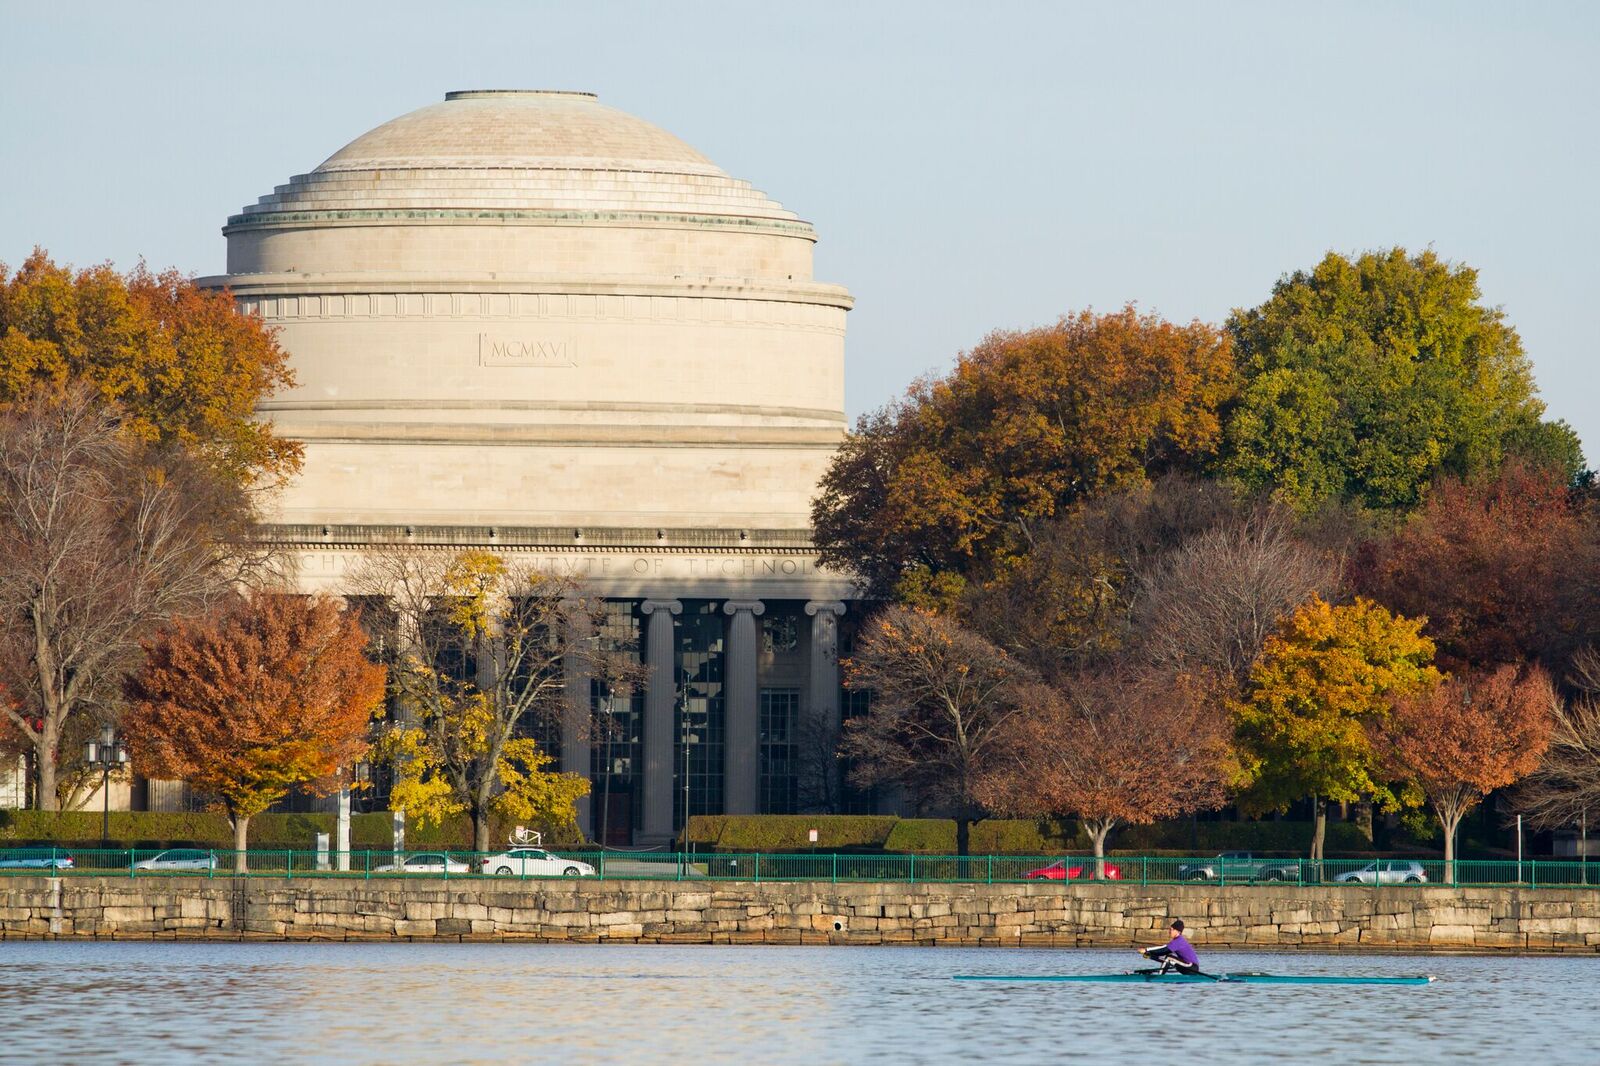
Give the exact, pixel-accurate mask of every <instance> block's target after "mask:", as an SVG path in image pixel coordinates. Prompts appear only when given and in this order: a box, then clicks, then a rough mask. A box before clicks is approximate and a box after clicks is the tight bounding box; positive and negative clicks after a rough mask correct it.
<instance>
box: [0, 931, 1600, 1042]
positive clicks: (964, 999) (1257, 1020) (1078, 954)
mask: <svg viewBox="0 0 1600 1066" xmlns="http://www.w3.org/2000/svg"><path fill="white" fill-rule="evenodd" d="M1138 961H1139V960H1138V959H1137V958H1136V957H1135V956H1133V955H1131V953H1128V952H1114V951H1089V950H1026V949H1009V948H1008V949H996V948H989V949H984V948H974V949H962V948H915V947H896V948H871V947H848V948H846V947H838V948H826V947H804V948H800V947H795V948H790V947H666V946H650V945H611V946H608V945H535V944H206V943H193V944H182V943H179V944H175V943H129V942H121V943H73V942H54V943H45V942H26V941H9V942H5V943H0V1019H3V1026H4V1028H3V1041H4V1044H3V1048H0V1056H3V1058H4V1061H6V1062H16V1063H30V1062H37V1063H57V1062H66V1063H123V1062H126V1063H166V1062H184V1063H188V1062H217V1063H222V1062H227V1063H232V1064H238V1063H240V1062H306V1063H330V1064H332V1063H339V1064H341V1066H342V1064H353V1063H380V1062H383V1063H391V1062H427V1063H432V1062H440V1063H480V1062H482V1063H488V1062H497V1063H503V1062H540V1061H547V1060H549V1059H550V1058H552V1057H555V1058H558V1059H560V1060H564V1061H567V1062H572V1063H693V1062H697V1061H719V1062H736V1063H741V1064H768V1063H807V1064H819V1063H867V1062H871V1063H874V1064H885V1063H946V1062H950V1063H954V1062H963V1063H970V1062H974V1061H988V1060H997V1061H1010V1062H1016V1063H1037V1062H1044V1061H1047V1060H1053V1059H1058V1058H1061V1057H1062V1056H1064V1055H1065V1056H1074V1057H1078V1056H1081V1057H1082V1058H1083V1060H1084V1061H1088V1062H1113V1061H1128V1060H1133V1059H1139V1060H1145V1061H1153V1062H1199V1063H1210V1062H1216V1063H1272V1064H1273V1066H1281V1064H1283V1063H1285V1062H1308V1061H1311V1062H1339V1063H1385V1064H1403V1066H1410V1064H1418V1063H1434V1062H1486V1063H1495V1064H1498V1066H1507V1064H1510V1066H1518V1064H1529V1063H1540V1064H1544V1063H1586V1064H1593V1063H1597V1062H1600V1039H1597V1036H1596V1033H1595V1024H1594V1019H1595V1014H1594V1008H1595V1006H1596V1005H1597V1003H1600V987H1597V984H1600V959H1597V958H1593V957H1588V958H1582V957H1569V958H1505V957H1493V958H1481V957H1441V956H1433V957H1428V956H1394V955H1312V954H1298V953H1295V954H1272V955H1262V954H1248V953H1244V952H1229V953H1226V954H1223V953H1218V952H1212V953H1210V954H1208V955H1207V957H1206V959H1205V962H1206V965H1207V967H1208V968H1209V969H1212V970H1230V969H1236V970H1250V969H1258V970H1267V971H1270V972H1274V973H1329V974H1414V973H1432V974H1436V975H1438V977H1439V980H1438V981H1436V982H1435V983H1434V984H1432V985H1429V986H1427V987H1416V988H1412V987H1382V986H1368V987H1361V986H1331V987H1329V986H1323V987H1317V986H1294V987H1281V986H1280V987H1265V986H1251V985H1232V986H1229V985H1194V984H1183V985H1173V986H1162V987H1150V986H1144V985H1116V984H1105V985H1094V984H1084V985H1073V984H1068V985H1062V984H1054V985H1052V984H1033V985H1030V984H985V983H967V982H957V981H952V980H950V976H951V975H952V974H956V973H1006V974H1047V973H1106V972H1120V971H1122V970H1126V969H1129V968H1130V967H1131V966H1133V965H1136V964H1137V963H1138Z"/></svg>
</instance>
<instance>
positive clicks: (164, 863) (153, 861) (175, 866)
mask: <svg viewBox="0 0 1600 1066" xmlns="http://www.w3.org/2000/svg"><path fill="white" fill-rule="evenodd" d="M133 868H134V869H135V870H215V869H216V868H217V853H216V852H214V851H206V850H205V849H204V848H169V849H167V850H166V851H163V852H159V853H157V854H155V855H152V856H151V857H150V858H148V859H140V860H139V861H138V862H136V863H134V864H133Z"/></svg>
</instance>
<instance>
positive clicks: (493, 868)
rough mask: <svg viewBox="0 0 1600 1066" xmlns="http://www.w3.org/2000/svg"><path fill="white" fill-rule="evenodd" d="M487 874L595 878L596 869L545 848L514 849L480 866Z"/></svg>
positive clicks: (492, 856) (493, 856) (487, 860)
mask: <svg viewBox="0 0 1600 1066" xmlns="http://www.w3.org/2000/svg"><path fill="white" fill-rule="evenodd" d="M479 868H480V869H481V870H482V871H483V872H484V873H486V874H497V875H499V876H501V877H511V876H514V875H518V874H520V875H522V876H524V877H593V876H594V875H595V872H594V867H593V866H590V865H589V864H588V863H586V862H579V861H578V860H577V859H563V858H562V857H561V856H560V855H552V854H550V852H548V851H546V850H544V849H543V848H512V849H511V850H510V851H506V852H502V853H500V854H499V855H491V856H489V857H488V858H487V859H484V860H483V862H482V863H481V864H480V865H479Z"/></svg>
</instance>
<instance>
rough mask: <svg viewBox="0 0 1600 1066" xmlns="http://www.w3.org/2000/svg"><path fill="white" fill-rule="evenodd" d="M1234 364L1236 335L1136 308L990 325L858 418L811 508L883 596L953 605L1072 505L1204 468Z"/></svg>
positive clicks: (824, 547) (834, 552)
mask: <svg viewBox="0 0 1600 1066" xmlns="http://www.w3.org/2000/svg"><path fill="white" fill-rule="evenodd" d="M1232 373H1233V357H1232V353H1231V350H1230V347H1229V340H1228V337H1227V336H1226V335H1225V334H1223V333H1222V332H1220V331H1219V330H1217V329H1215V328H1214V327H1212V326H1208V325H1205V324H1203V323H1200V322H1191V323H1189V324H1187V325H1177V324H1174V323H1170V322H1166V321H1163V320H1162V319H1160V318H1158V317H1156V316H1155V315H1150V314H1139V313H1138V312H1137V311H1136V310H1135V309H1134V308H1133V307H1132V306H1129V307H1125V308H1123V309H1122V310H1120V311H1116V312H1112V313H1110V314H1104V315H1096V314H1093V313H1091V312H1089V311H1083V312H1080V313H1078V314H1076V315H1071V316H1067V317H1063V318H1062V319H1061V320H1060V321H1059V322H1057V323H1056V324H1055V325H1053V326H1045V327H1042V328H1039V329H1032V330H1026V331H1018V332H997V333H993V334H991V335H990V336H988V337H987V338H985V339H984V340H983V342H982V343H980V344H979V345H978V346H977V347H976V348H974V349H973V350H972V351H970V352H966V353H964V354H963V355H962V356H961V357H960V359H959V360H958V361H957V363H956V367H955V369H954V370H953V371H952V372H951V373H950V374H949V375H948V376H946V377H942V378H932V379H927V380H924V381H921V382H919V383H917V384H916V385H914V386H912V388H911V390H910V392H909V393H908V395H907V396H906V398H905V399H904V400H903V401H901V402H899V403H897V404H894V405H892V406H890V407H889V408H886V409H885V410H883V411H880V412H877V413H875V414H872V415H869V416H867V417H865V418H863V419H862V420H861V421H860V422H859V423H857V426H856V430H855V432H854V433H853V434H852V435H851V436H850V437H849V438H847V439H846V441H845V442H844V444H843V445H842V446H841V447H840V449H839V452H838V453H837V455H836V456H835V458H834V460H833V462H832V463H831V464H830V466H829V468H828V470H827V472H826V473H825V474H824V476H823V478H822V481H821V484H820V491H819V494H818V496H817V499H816V502H815V503H814V504H813V507H812V520H813V525H814V527H815V530H816V540H817V544H818V547H819V548H820V552H821V556H822V558H823V560H824V561H825V562H827V563H829V564H830V565H837V566H839V567H841V568H843V569H846V570H849V571H851V572H854V573H855V574H857V575H858V576H860V577H861V578H862V579H863V580H864V581H865V582H866V583H867V584H868V585H869V586H870V587H871V589H872V591H873V592H874V593H876V594H878V595H883V596H890V595H896V596H898V597H899V598H901V599H902V600H906V601H908V602H919V601H920V602H924V603H928V602H932V601H936V600H944V601H946V602H948V600H949V599H950V597H951V596H953V595H954V594H955V592H957V591H959V585H960V582H961V579H962V577H963V576H964V575H965V574H966V573H967V571H968V569H969V568H970V567H971V566H972V565H973V564H974V563H982V562H985V561H992V560H995V559H1005V558H1009V557H1011V556H1013V555H1015V554H1017V553H1019V552H1021V551H1024V550H1026V549H1027V547H1028V546H1029V544H1030V543H1031V542H1032V539H1033V536H1034V534H1035V531H1036V529H1037V526H1038V524H1039V522H1041V521H1042V520H1044V519H1047V518H1049V517H1051V516H1052V515H1055V514H1057V513H1059V512H1061V511H1062V510H1064V509H1065V508H1067V507H1069V506H1071V505H1072V504H1073V503H1075V502H1076V501H1078V500H1080V499H1083V498H1085V497H1087V496H1092V495H1094V494H1096V493H1099V492H1103V491H1105V490H1108V489H1114V488H1118V487H1121V486H1125V485H1130V484H1141V483H1143V482H1144V481H1145V479H1146V478H1148V477H1150V476H1152V475H1155V474H1159V473H1163V472H1166V471H1169V470H1180V469H1195V468H1199V467H1202V466H1203V465H1204V463H1205V461H1206V460H1207V459H1208V458H1209V456H1210V455H1211V453H1212V451H1213V450H1214V448H1215V446H1216V444H1217V442H1218V439H1219V434H1220V428H1219V426H1220V423H1219V416H1218V408H1219V406H1220V405H1221V404H1222V403H1223V401H1225V400H1226V399H1227V398H1228V396H1229V395H1230V390H1231V389H1232Z"/></svg>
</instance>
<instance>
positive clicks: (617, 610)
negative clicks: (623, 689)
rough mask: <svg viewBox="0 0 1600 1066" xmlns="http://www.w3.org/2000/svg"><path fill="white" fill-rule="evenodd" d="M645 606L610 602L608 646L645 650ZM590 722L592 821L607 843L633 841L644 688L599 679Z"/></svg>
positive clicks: (603, 628) (592, 687)
mask: <svg viewBox="0 0 1600 1066" xmlns="http://www.w3.org/2000/svg"><path fill="white" fill-rule="evenodd" d="M639 630H640V616H639V604H638V602H637V601H635V600H608V601H606V613H605V618H604V619H603V620H602V621H601V623H600V632H599V633H598V634H597V635H598V637H599V640H600V644H601V646H602V648H603V649H604V650H606V651H616V650H619V649H624V648H633V649H635V650H637V649H639V648H640V640H639ZM589 711H590V715H591V718H590V723H591V726H592V733H593V737H594V745H593V753H594V754H593V761H592V762H591V764H590V766H591V771H592V777H593V786H592V788H591V790H590V793H589V795H590V797H591V800H590V803H591V809H592V811H593V814H592V815H591V816H590V823H591V825H592V830H593V832H594V834H595V839H597V840H600V841H601V842H603V843H606V844H629V843H632V841H633V835H632V834H633V827H634V825H635V823H636V822H637V821H638V815H639V811H638V802H639V797H638V792H637V790H636V789H635V787H634V785H635V782H636V780H637V776H636V775H637V774H638V769H639V743H640V729H641V727H642V725H643V722H644V692H643V691H642V690H640V689H635V691H634V692H632V693H631V694H629V695H625V696H619V695H617V694H616V693H614V692H612V691H610V690H609V689H608V688H607V686H606V685H605V684H604V683H602V682H601V681H600V680H599V679H598V678H595V679H591V680H590V682H589Z"/></svg>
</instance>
